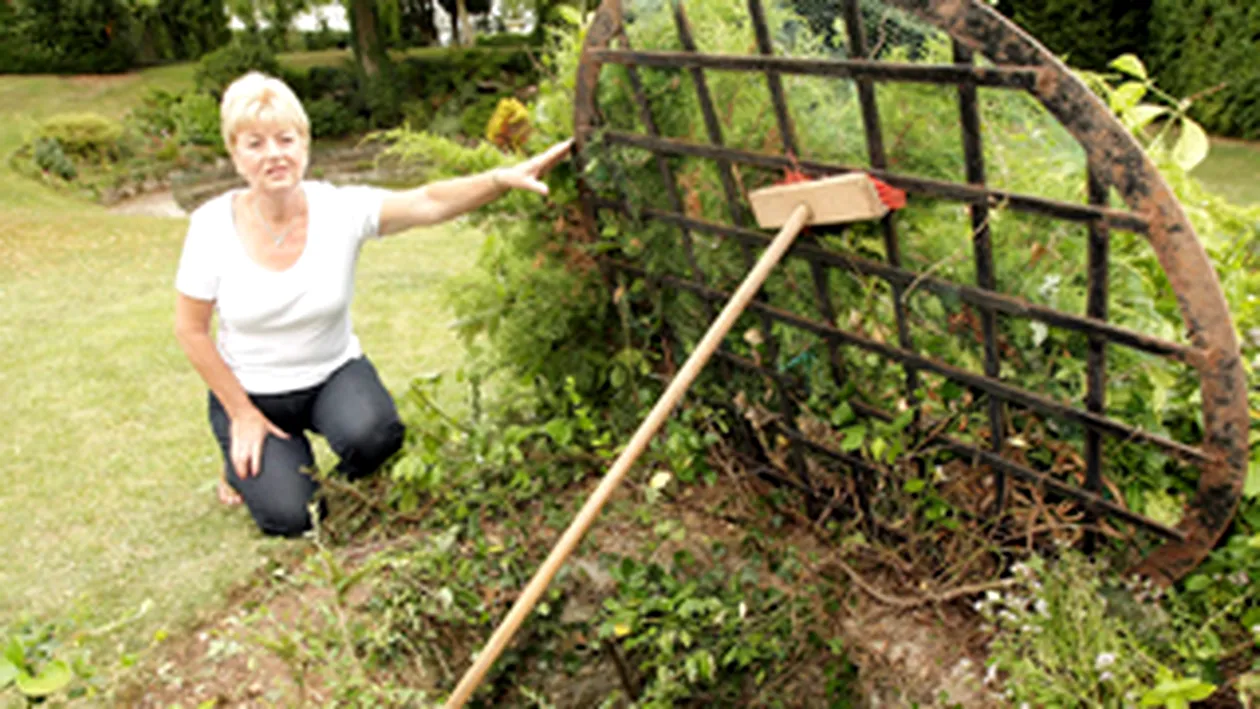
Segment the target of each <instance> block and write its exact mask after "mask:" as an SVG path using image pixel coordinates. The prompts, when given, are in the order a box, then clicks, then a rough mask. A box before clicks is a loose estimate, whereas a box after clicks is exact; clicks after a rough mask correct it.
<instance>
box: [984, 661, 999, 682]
mask: <svg viewBox="0 0 1260 709" xmlns="http://www.w3.org/2000/svg"><path fill="white" fill-rule="evenodd" d="M997 674H998V667H997V663H994V664H992V665H989V669H988V670H986V671H985V673H984V686H986V687H987V686H989V685H991V684H993V683H994V682H997Z"/></svg>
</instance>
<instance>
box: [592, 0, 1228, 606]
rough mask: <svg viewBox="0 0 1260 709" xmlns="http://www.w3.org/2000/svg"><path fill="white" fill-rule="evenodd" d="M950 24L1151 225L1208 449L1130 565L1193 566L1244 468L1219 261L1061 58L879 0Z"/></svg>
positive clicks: (980, 24)
mask: <svg viewBox="0 0 1260 709" xmlns="http://www.w3.org/2000/svg"><path fill="white" fill-rule="evenodd" d="M884 1H885V2H887V3H889V4H890V5H894V6H897V7H900V8H902V9H904V10H906V11H908V12H911V13H913V14H914V15H916V16H918V17H919V18H921V19H923V20H924V21H926V22H928V23H929V24H932V25H934V26H936V27H938V28H940V29H942V30H944V31H945V32H947V33H949V34H950V35H951V36H952V37H953V38H954V39H955V40H957V41H958V42H959V43H961V44H963V45H965V46H966V47H968V48H970V49H971V50H973V51H975V52H977V53H979V54H981V55H983V56H985V57H987V58H988V59H989V60H991V61H993V62H994V63H996V64H998V65H1006V66H1016V67H1028V68H1034V67H1035V68H1036V69H1037V71H1038V79H1037V81H1036V83H1035V86H1034V88H1033V90H1032V92H1031V93H1032V94H1033V95H1034V96H1035V97H1036V98H1037V99H1038V100H1039V101H1040V102H1041V103H1042V104H1043V105H1044V106H1045V108H1046V109H1047V110H1048V111H1049V112H1050V113H1051V115H1053V116H1054V117H1055V118H1056V119H1057V120H1058V121H1059V122H1060V123H1061V124H1062V125H1063V126H1064V127H1065V128H1066V129H1067V130H1068V131H1069V132H1070V133H1071V134H1072V135H1073V136H1074V137H1075V138H1076V139H1077V141H1078V142H1079V143H1080V144H1081V146H1082V147H1083V148H1084V150H1085V153H1086V156H1087V159H1088V161H1089V164H1090V165H1091V167H1092V168H1093V169H1094V171H1095V173H1096V174H1097V175H1098V177H1099V178H1100V179H1101V180H1102V182H1103V183H1104V184H1105V185H1106V186H1108V187H1113V188H1115V189H1116V190H1117V192H1118V194H1119V195H1120V196H1121V197H1122V198H1123V200H1124V201H1125V203H1126V204H1127V205H1128V207H1129V208H1130V209H1131V210H1132V211H1133V212H1134V214H1135V215H1136V216H1138V217H1140V218H1142V219H1144V220H1145V221H1146V222H1147V223H1148V224H1149V230H1148V231H1147V232H1146V234H1145V236H1146V238H1147V240H1148V241H1149V243H1150V245H1151V247H1152V248H1153V249H1154V251H1155V253H1156V256H1157V258H1158V259H1159V262H1160V264H1161V266H1162V268H1163V270H1164V273H1165V274H1166V276H1167V277H1168V281H1169V283H1170V285H1171V286H1172V288H1173V291H1174V293H1175V295H1176V297H1177V301H1178V304H1179V305H1180V308H1181V313H1182V318H1183V320H1184V322H1185V325H1186V329H1187V333H1188V337H1189V339H1190V342H1191V345H1192V347H1193V349H1194V350H1196V351H1197V352H1198V358H1197V359H1198V362H1199V364H1200V366H1199V367H1198V370H1199V376H1200V388H1201V392H1202V398H1203V430H1204V441H1203V444H1202V450H1203V452H1204V453H1205V454H1206V455H1207V457H1208V462H1206V463H1204V464H1203V465H1201V466H1200V477H1199V484H1198V489H1197V491H1196V495H1195V498H1194V499H1193V500H1191V501H1190V502H1189V503H1188V505H1187V510H1186V512H1187V514H1186V515H1185V517H1184V519H1183V520H1182V522H1181V523H1180V525H1179V526H1178V529H1179V530H1180V531H1182V532H1183V533H1184V534H1185V539H1184V541H1170V542H1165V543H1164V544H1162V545H1161V546H1159V547H1158V548H1156V549H1155V550H1154V551H1153V552H1151V553H1150V554H1149V555H1148V556H1147V557H1146V558H1145V559H1144V560H1143V561H1142V562H1141V563H1140V564H1138V565H1137V566H1136V567H1135V568H1134V569H1133V571H1134V572H1136V573H1139V574H1142V575H1145V576H1148V577H1150V578H1152V579H1154V580H1156V581H1159V582H1162V583H1169V582H1172V581H1176V580H1177V579H1180V578H1182V577H1183V576H1185V575H1186V574H1188V573H1189V572H1190V571H1191V570H1193V569H1194V568H1195V567H1196V566H1198V565H1199V563H1201V562H1202V560H1203V559H1204V557H1206V556H1207V554H1208V553H1209V552H1210V551H1211V549H1212V548H1213V547H1214V546H1215V544H1216V543H1217V541H1218V540H1219V539H1220V537H1221V536H1222V535H1223V534H1224V533H1225V531H1226V530H1227V529H1228V528H1229V525H1230V523H1231V521H1232V519H1233V516H1234V513H1235V511H1236V510H1237V507H1238V504H1239V501H1240V499H1241V496H1242V489H1243V484H1244V481H1245V479H1246V474H1247V459H1248V450H1247V432H1248V426H1249V420H1248V409H1247V399H1246V375H1245V373H1244V371H1243V366H1242V361H1241V353H1240V350H1239V345H1238V340H1237V336H1236V334H1235V330H1234V326H1233V321H1232V318H1231V317H1230V314H1229V309H1228V305H1227V304H1226V301H1225V296H1224V293H1223V292H1222V290H1221V287H1220V283H1219V281H1218V280H1217V278H1216V273H1215V270H1214V269H1213V268H1212V264H1211V262H1210V261H1209V259H1208V256H1207V253H1206V251H1205V250H1204V249H1203V246H1202V244H1201V243H1200V241H1199V239H1198V236H1197V235H1196V234H1195V232H1194V229H1193V227H1192V226H1191V225H1190V223H1189V220H1188V219H1187V217H1186V214H1185V211H1184V210H1183V209H1182V207H1181V205H1180V203H1179V202H1178V200H1177V198H1176V196H1175V195H1174V194H1173V192H1172V190H1171V189H1170V187H1169V186H1168V184H1167V182H1166V181H1165V180H1164V178H1163V177H1162V176H1161V175H1160V173H1159V171H1158V169H1157V168H1156V166H1155V165H1154V163H1153V162H1151V160H1150V159H1149V158H1148V157H1147V155H1146V154H1145V152H1144V151H1143V150H1142V148H1141V146H1140V145H1139V144H1138V143H1137V141H1136V140H1135V139H1134V138H1133V137H1132V136H1131V135H1130V134H1129V133H1128V131H1127V130H1126V129H1125V128H1124V127H1123V126H1122V125H1121V124H1120V123H1119V122H1118V121H1117V120H1116V119H1115V117H1114V116H1113V115H1112V114H1111V112H1110V110H1109V109H1108V108H1107V107H1106V105H1105V104H1104V103H1103V102H1102V101H1101V100H1100V99H1099V98H1098V97H1097V96H1095V95H1094V94H1093V93H1092V92H1091V91H1090V90H1089V88H1088V87H1086V86H1085V84H1084V83H1082V82H1081V81H1080V80H1079V79H1077V78H1076V77H1075V76H1074V75H1073V74H1072V73H1071V71H1070V70H1069V69H1068V67H1067V66H1066V65H1064V64H1063V63H1062V62H1060V61H1059V60H1058V59H1056V58H1055V57H1054V56H1053V55H1052V54H1051V53H1050V52H1049V51H1047V50H1046V49H1045V48H1044V47H1042V46H1041V45H1040V44H1039V43H1037V42H1036V41H1035V40H1034V39H1033V38H1032V37H1031V36H1030V35H1028V34H1027V33H1026V32H1024V31H1023V30H1022V29H1020V28H1019V27H1018V26H1016V25H1015V24H1014V23H1012V22H1011V21H1009V20H1008V19H1006V18H1005V17H1003V16H1002V15H1000V14H999V13H998V12H997V11H995V10H993V9H992V8H990V7H988V6H987V5H984V4H981V3H979V2H976V1H975V0H884ZM621 11H622V2H621V0H603V2H602V3H601V5H600V8H599V10H598V11H597V13H596V15H595V17H594V19H593V21H592V23H591V25H590V26H589V28H588V30H587V36H586V40H585V43H584V46H583V52H582V60H581V63H580V65H579V67H578V72H577V81H576V86H575V96H574V132H575V136H574V137H575V141H576V146H577V149H578V150H577V152H578V153H579V154H580V153H581V151H582V149H583V148H585V147H586V145H587V143H588V142H589V140H590V139H591V137H592V136H593V135H595V132H596V130H597V129H598V125H597V123H596V121H597V116H598V109H597V106H596V101H595V98H596V91H597V86H598V81H599V75H600V71H601V69H602V62H601V61H600V60H599V59H598V58H597V57H596V55H597V54H598V53H599V52H601V51H602V50H607V49H609V48H610V47H611V44H612V40H613V39H614V38H615V37H616V36H617V35H618V34H619V33H620V32H621V29H622V14H621ZM582 198H583V204H584V218H585V219H586V221H587V226H588V228H591V229H592V233H597V232H596V231H595V230H594V225H595V221H594V218H595V214H594V212H595V202H594V199H593V195H590V194H589V193H588V192H587V191H586V190H585V188H584V187H583V188H582Z"/></svg>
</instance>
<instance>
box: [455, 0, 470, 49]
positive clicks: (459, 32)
mask: <svg viewBox="0 0 1260 709" xmlns="http://www.w3.org/2000/svg"><path fill="white" fill-rule="evenodd" d="M454 25H455V44H456V46H459V47H462V46H464V45H467V44H472V23H471V22H470V21H469V18H468V6H467V3H466V2H465V0H455V22H454Z"/></svg>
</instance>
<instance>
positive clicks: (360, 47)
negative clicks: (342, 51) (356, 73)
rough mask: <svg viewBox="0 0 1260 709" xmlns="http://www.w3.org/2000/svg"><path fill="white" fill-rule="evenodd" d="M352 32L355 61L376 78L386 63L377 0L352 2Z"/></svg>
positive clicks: (368, 75) (365, 73)
mask: <svg viewBox="0 0 1260 709" xmlns="http://www.w3.org/2000/svg"><path fill="white" fill-rule="evenodd" d="M350 31H351V35H352V36H353V37H354V59H355V61H356V62H358V63H359V70H360V71H362V72H363V75H364V76H366V77H368V78H375V77H376V76H377V75H378V74H380V72H381V66H382V65H383V64H384V63H385V61H386V57H385V40H384V37H382V36H381V23H380V19H379V18H378V17H377V16H376V0H352V2H351V3H350Z"/></svg>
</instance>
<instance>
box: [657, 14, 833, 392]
mask: <svg viewBox="0 0 1260 709" xmlns="http://www.w3.org/2000/svg"><path fill="white" fill-rule="evenodd" d="M748 13H749V14H750V15H752V19H753V28H754V29H755V31H756V35H757V50H758V51H759V52H761V54H762V55H763V56H764V57H771V55H773V53H774V46H773V45H772V44H771V42H770V30H769V28H768V27H767V25H766V12H765V9H764V8H763V7H762V6H761V0H748ZM766 83H767V85H768V86H769V89H770V99H771V102H772V103H773V104H774V115H775V119H776V120H777V121H778V125H779V135H780V137H781V139H782V142H783V151H784V153H786V154H787V155H788V156H789V157H791V158H793V159H796V158H799V157H800V148H799V147H798V145H797V143H796V131H795V130H794V129H793V126H792V117H791V115H790V114H789V113H788V107H787V100H786V99H785V98H784V95H783V82H782V80H781V79H780V77H779V74H778V73H777V72H775V71H773V70H769V69H767V70H766ZM675 211H677V212H679V213H681V212H682V210H675ZM811 231H812V230H811ZM801 237H802V240H804V239H808V240H810V241H813V242H814V243H817V241H818V237H817V234H814V233H810V232H809V231H807V232H806V233H804V234H801ZM809 270H810V276H811V278H813V281H814V296H815V298H816V300H817V301H818V311H819V314H821V315H822V317H823V319H824V320H826V321H827V322H829V323H832V324H834V323H835V322H836V314H835V309H834V308H833V307H832V305H831V289H830V288H829V287H828V283H827V269H825V268H823V266H822V264H819V263H810V265H809ZM826 345H827V356H828V358H829V361H830V366H831V374H832V376H833V377H834V378H835V380H836V381H837V382H839V381H841V380H842V378H843V377H842V370H843V367H842V366H841V359H840V352H839V350H838V349H837V348H836V343H835V342H834V341H832V340H827V341H826Z"/></svg>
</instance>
